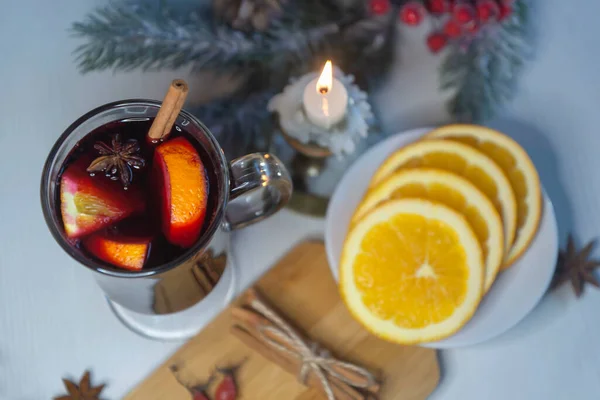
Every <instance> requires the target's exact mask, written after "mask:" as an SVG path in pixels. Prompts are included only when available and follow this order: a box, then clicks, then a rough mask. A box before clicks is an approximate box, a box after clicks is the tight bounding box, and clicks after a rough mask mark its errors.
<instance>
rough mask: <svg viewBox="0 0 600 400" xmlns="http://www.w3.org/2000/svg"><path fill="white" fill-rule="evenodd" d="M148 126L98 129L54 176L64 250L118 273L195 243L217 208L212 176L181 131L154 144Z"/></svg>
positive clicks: (136, 123) (157, 262) (163, 259)
mask: <svg viewBox="0 0 600 400" xmlns="http://www.w3.org/2000/svg"><path fill="white" fill-rule="evenodd" d="M152 122H153V119H152V118H150V119H144V120H135V119H133V120H132V119H126V120H121V121H115V122H110V123H108V124H106V125H103V126H101V127H99V128H97V129H95V130H93V131H92V132H90V133H89V134H87V135H86V136H85V137H83V139H81V140H80V141H79V142H78V143H77V144H76V145H75V146H74V148H73V149H72V150H71V152H70V154H69V155H68V156H67V157H66V159H65V162H64V163H63V166H62V168H61V172H60V174H59V176H58V183H57V184H58V186H59V187H60V190H59V191H57V193H56V196H57V197H58V198H57V199H56V202H55V204H56V205H57V207H58V208H59V210H57V214H59V215H60V216H61V218H62V224H63V229H64V233H65V235H66V236H67V238H68V239H69V241H70V243H71V244H72V245H73V246H74V247H76V248H77V249H79V250H81V251H82V252H84V253H85V254H86V256H88V257H90V258H92V259H95V260H96V261H101V262H103V263H107V264H109V265H111V266H113V267H116V268H122V269H126V270H132V271H140V270H142V269H144V270H145V269H151V268H154V267H158V266H161V265H164V264H166V263H168V262H170V261H173V260H175V259H176V258H178V257H180V256H181V255H182V254H183V253H185V252H186V250H187V249H189V248H190V247H192V246H193V245H194V244H195V243H197V242H198V240H199V239H200V237H201V236H202V233H203V232H204V231H205V229H206V227H207V226H208V224H210V222H211V221H212V219H213V218H212V217H213V216H214V215H213V213H214V210H215V209H216V208H217V204H216V203H217V201H218V200H217V199H216V196H217V195H216V194H215V195H211V188H213V190H214V191H215V193H216V190H215V189H216V188H217V186H216V185H217V183H216V181H217V179H218V178H217V176H216V173H215V169H214V168H212V167H211V164H210V161H211V160H210V158H209V157H208V156H207V153H206V150H205V149H204V148H203V146H202V145H201V144H200V143H199V142H198V141H197V140H196V139H195V138H194V137H193V136H192V135H191V134H189V133H187V132H186V131H185V130H184V129H183V128H182V127H181V126H178V125H176V126H174V127H173V128H172V129H171V132H170V134H169V135H168V136H167V137H166V138H165V139H164V140H162V141H161V142H159V143H152V142H151V141H150V140H148V130H149V129H150V127H151V125H152Z"/></svg>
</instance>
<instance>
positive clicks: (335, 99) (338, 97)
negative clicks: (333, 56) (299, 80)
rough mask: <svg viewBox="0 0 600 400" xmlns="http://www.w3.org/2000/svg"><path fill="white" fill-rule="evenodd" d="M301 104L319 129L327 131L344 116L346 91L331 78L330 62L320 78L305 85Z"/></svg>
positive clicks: (346, 98) (340, 83)
mask: <svg viewBox="0 0 600 400" xmlns="http://www.w3.org/2000/svg"><path fill="white" fill-rule="evenodd" d="M302 103H303V106H304V111H305V112H306V116H307V117H308V119H309V120H310V122H312V123H313V124H315V125H317V126H320V127H321V128H325V129H329V128H331V127H332V126H333V125H335V124H337V123H338V122H340V121H341V120H342V119H343V118H344V116H346V108H347V106H348V91H347V90H346V88H345V87H344V85H343V84H342V82H340V81H339V80H337V79H335V78H334V77H333V67H332V65H331V61H327V62H326V63H325V67H323V72H321V76H319V77H318V78H315V79H313V80H312V81H310V83H309V84H308V85H306V87H305V88H304V96H303V98H302Z"/></svg>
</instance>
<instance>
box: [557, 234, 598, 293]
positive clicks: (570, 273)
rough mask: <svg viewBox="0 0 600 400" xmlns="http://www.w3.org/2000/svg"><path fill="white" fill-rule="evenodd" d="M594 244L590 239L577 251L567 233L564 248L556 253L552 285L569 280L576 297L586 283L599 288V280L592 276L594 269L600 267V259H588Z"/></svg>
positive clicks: (558, 284) (559, 284)
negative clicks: (556, 259) (556, 260)
mask: <svg viewBox="0 0 600 400" xmlns="http://www.w3.org/2000/svg"><path fill="white" fill-rule="evenodd" d="M595 246H596V241H595V240H592V241H591V242H589V243H588V244H587V245H586V246H585V247H584V248H583V249H581V250H579V251H577V250H576V249H575V242H574V241H573V237H572V236H571V235H569V239H568V241H567V248H566V250H561V251H560V252H559V254H558V262H557V263H556V272H555V273H554V279H553V281H552V287H553V288H556V287H558V286H561V285H562V284H563V283H565V282H567V281H571V284H572V285H573V290H575V295H576V296H577V297H580V296H581V295H582V294H583V286H584V285H585V284H586V283H590V284H592V285H594V286H596V287H597V288H600V281H598V278H596V277H595V276H594V270H595V269H596V268H598V267H600V260H593V259H590V253H591V252H592V251H593V250H594V247H595Z"/></svg>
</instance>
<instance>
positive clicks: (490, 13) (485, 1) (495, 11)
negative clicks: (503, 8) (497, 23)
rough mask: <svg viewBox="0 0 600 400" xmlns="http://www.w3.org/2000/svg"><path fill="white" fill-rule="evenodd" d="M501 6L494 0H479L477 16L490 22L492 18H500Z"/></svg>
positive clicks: (482, 20)
mask: <svg viewBox="0 0 600 400" xmlns="http://www.w3.org/2000/svg"><path fill="white" fill-rule="evenodd" d="M499 15H500V7H498V3H496V2H495V1H493V0H480V1H479V2H477V17H478V18H479V20H480V21H481V22H488V21H489V20H490V19H492V18H498V16H499Z"/></svg>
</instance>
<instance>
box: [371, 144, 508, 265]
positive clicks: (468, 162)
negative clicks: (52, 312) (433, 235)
mask: <svg viewBox="0 0 600 400" xmlns="http://www.w3.org/2000/svg"><path fill="white" fill-rule="evenodd" d="M422 167H426V168H437V169H442V170H445V171H449V172H453V173H455V174H457V175H460V176H462V177H463V178H465V179H467V180H468V181H470V182H471V183H472V184H473V185H475V186H476V187H477V188H478V189H479V190H481V192H483V193H484V194H485V195H486V196H487V197H488V199H490V200H491V201H492V203H493V204H494V207H495V208H496V210H498V212H499V214H500V216H501V218H502V224H503V227H504V248H505V255H506V254H508V252H509V250H510V246H511V245H512V243H513V239H514V237H515V231H516V228H517V205H516V200H515V195H514V193H513V190H512V187H511V186H510V182H509V181H508V178H506V176H505V175H504V172H502V169H500V167H499V166H498V165H497V164H496V163H495V162H494V161H493V160H492V159H491V158H489V157H488V156H486V155H485V154H483V153H481V152H480V151H478V150H475V149H473V148H472V147H470V146H467V145H465V144H462V143H458V142H454V141H449V140H422V141H418V142H415V143H413V144H410V145H408V146H405V147H403V148H401V149H400V150H398V151H396V152H395V153H393V154H392V155H391V156H390V157H388V158H387V159H386V160H385V161H384V162H383V164H382V165H381V166H380V167H379V169H378V170H377V172H375V175H373V178H372V179H371V185H370V190H372V189H373V188H374V187H376V186H377V185H378V184H380V183H381V182H383V180H384V179H386V178H387V177H389V176H390V175H391V174H393V173H394V172H396V171H399V170H400V169H403V168H422Z"/></svg>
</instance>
